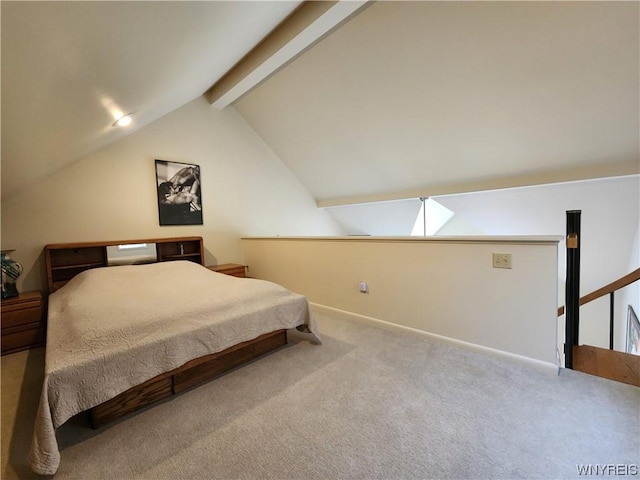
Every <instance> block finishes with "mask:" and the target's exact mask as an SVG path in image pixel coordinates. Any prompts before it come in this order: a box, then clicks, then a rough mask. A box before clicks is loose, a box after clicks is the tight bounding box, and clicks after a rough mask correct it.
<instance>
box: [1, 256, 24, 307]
mask: <svg viewBox="0 0 640 480" xmlns="http://www.w3.org/2000/svg"><path fill="white" fill-rule="evenodd" d="M13 251H14V250H2V252H1V253H2V259H1V260H2V261H1V263H2V298H9V297H17V296H18V289H17V288H16V280H17V279H18V277H19V276H20V275H21V274H22V265H20V264H19V263H18V262H16V261H15V260H14V259H12V258H11V257H10V256H9V254H10V253H11V252H13Z"/></svg>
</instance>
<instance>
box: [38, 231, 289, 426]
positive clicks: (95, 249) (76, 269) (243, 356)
mask: <svg viewBox="0 0 640 480" xmlns="http://www.w3.org/2000/svg"><path fill="white" fill-rule="evenodd" d="M141 243H147V244H149V243H155V244H156V252H157V258H156V261H158V262H165V261H171V260H190V261H193V262H196V263H199V264H200V265H204V246H203V242H202V237H174V238H153V239H138V240H117V241H108V242H85V243H66V244H55V245H47V246H46V247H45V248H44V254H45V264H46V269H47V283H48V287H49V293H50V294H51V293H53V292H55V291H56V290H58V289H59V288H61V287H62V286H64V284H66V283H67V282H68V281H69V280H71V279H72V278H73V277H74V276H76V275H77V274H79V273H80V272H83V271H85V270H89V269H91V268H97V267H106V266H108V258H107V247H108V246H116V245H131V244H141ZM286 343H287V331H286V330H277V331H274V332H269V333H266V334H264V335H261V336H260V337H258V338H255V339H253V340H249V341H247V342H243V343H240V344H238V345H234V346H232V347H230V348H228V349H226V350H223V351H221V352H217V353H213V354H210V355H206V356H204V357H200V358H196V359H194V360H191V361H189V362H187V363H186V364H184V365H182V366H181V367H178V368H176V369H174V370H172V371H170V372H167V373H163V374H161V375H158V376H156V377H154V378H152V379H150V380H147V381H146V382H144V383H142V384H140V385H137V386H135V387H132V388H130V389H129V390H127V391H125V392H123V393H121V394H120V395H118V396H116V397H114V398H112V399H111V400H108V401H106V402H105V403H102V404H100V405H98V406H96V407H94V408H92V409H90V410H89V416H90V422H91V426H92V427H93V428H99V427H100V426H102V425H105V424H107V423H109V422H112V421H113V420H115V419H117V418H120V417H122V416H124V415H127V414H129V413H131V412H133V411H135V410H138V409H140V408H143V407H146V406H148V405H151V404H153V403H155V402H157V401H159V400H161V399H163V398H167V397H170V396H171V395H175V394H178V393H180V392H183V391H185V390H187V389H189V388H191V387H195V386H196V385H199V384H201V383H204V382H206V381H208V380H210V379H212V378H214V377H217V376H219V375H221V374H223V373H224V372H227V371H229V370H231V369H233V368H235V367H238V366H240V365H243V364H245V363H248V362H250V361H252V360H254V359H256V358H258V357H260V356H262V355H264V354H266V353H268V352H271V351H273V350H275V349H277V348H280V347H282V346H283V345H286Z"/></svg>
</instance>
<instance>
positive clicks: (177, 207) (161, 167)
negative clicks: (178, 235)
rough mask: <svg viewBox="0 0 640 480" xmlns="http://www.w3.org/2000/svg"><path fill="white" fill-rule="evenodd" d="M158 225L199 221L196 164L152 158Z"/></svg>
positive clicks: (193, 223) (200, 215) (199, 190)
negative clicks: (154, 170)
mask: <svg viewBox="0 0 640 480" xmlns="http://www.w3.org/2000/svg"><path fill="white" fill-rule="evenodd" d="M156 185H157V188H158V212H159V217H160V225H202V190H201V188H202V186H201V184H200V167H199V166H198V165H191V164H188V163H179V162H168V161H166V160H156Z"/></svg>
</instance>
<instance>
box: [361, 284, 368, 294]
mask: <svg viewBox="0 0 640 480" xmlns="http://www.w3.org/2000/svg"><path fill="white" fill-rule="evenodd" d="M359 287H360V292H361V293H369V285H367V282H360V285H359Z"/></svg>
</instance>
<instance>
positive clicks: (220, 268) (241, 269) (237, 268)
mask: <svg viewBox="0 0 640 480" xmlns="http://www.w3.org/2000/svg"><path fill="white" fill-rule="evenodd" d="M207 268H208V269H209V270H213V271H214V272H218V273H224V274H225V275H231V276H233V277H240V278H245V266H244V265H240V264H238V263H223V264H222V265H215V266H213V267H207Z"/></svg>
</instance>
